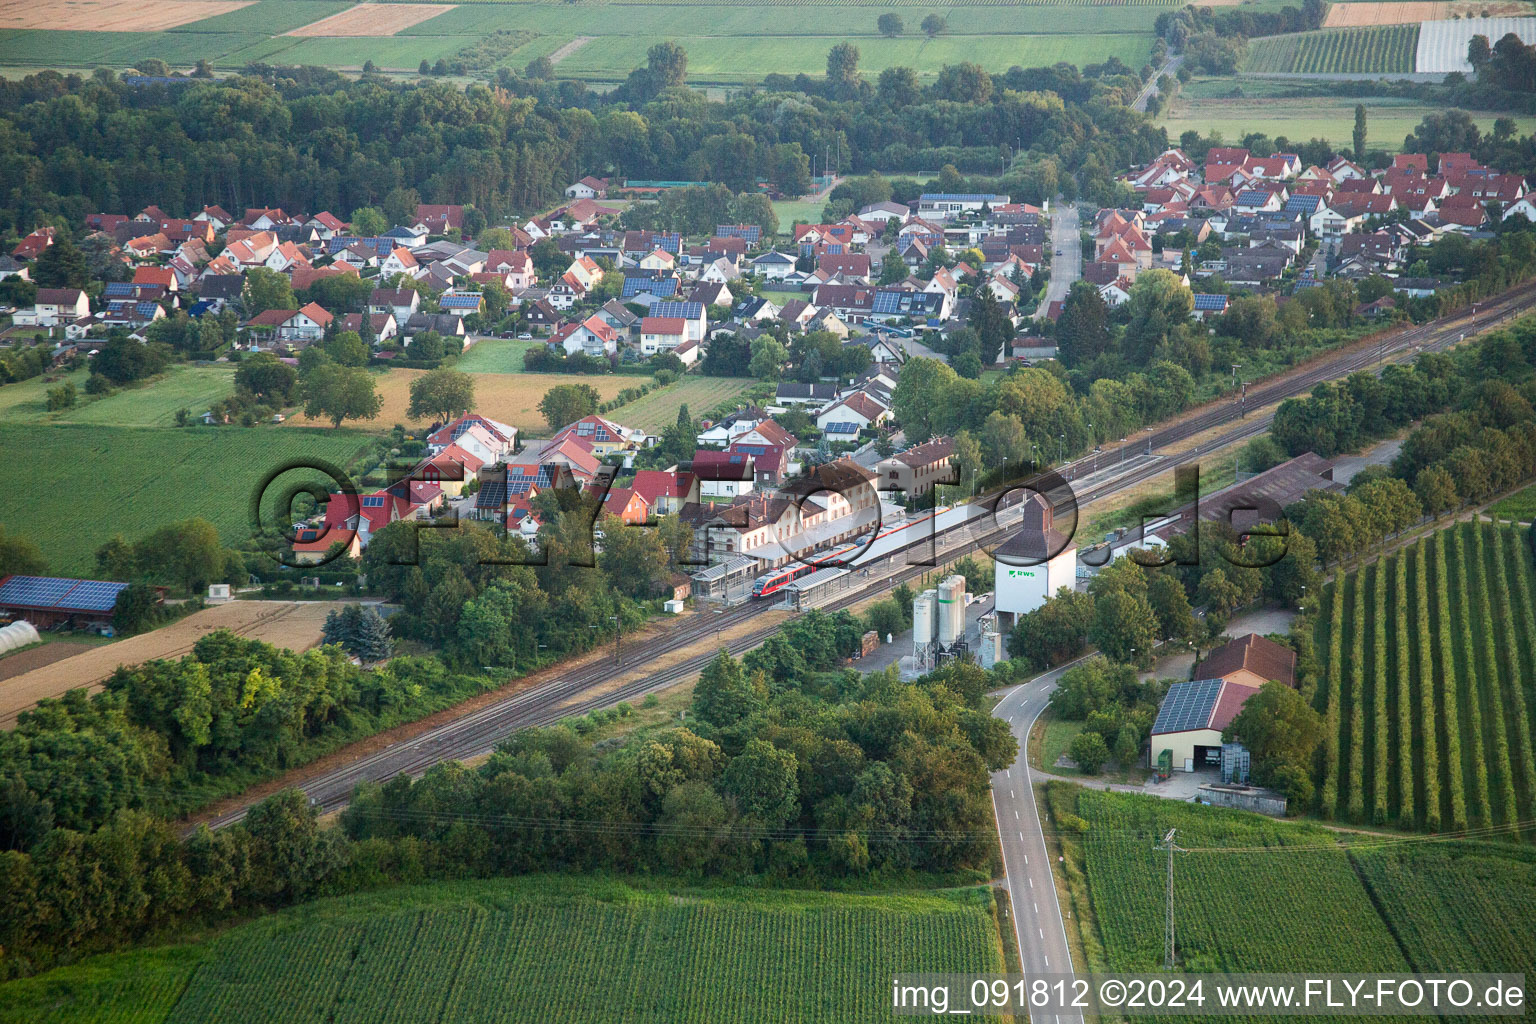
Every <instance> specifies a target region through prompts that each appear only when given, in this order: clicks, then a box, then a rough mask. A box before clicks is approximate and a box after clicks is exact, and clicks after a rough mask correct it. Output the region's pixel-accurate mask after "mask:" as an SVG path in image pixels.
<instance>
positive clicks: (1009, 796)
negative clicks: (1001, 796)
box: [1008, 789, 1013, 800]
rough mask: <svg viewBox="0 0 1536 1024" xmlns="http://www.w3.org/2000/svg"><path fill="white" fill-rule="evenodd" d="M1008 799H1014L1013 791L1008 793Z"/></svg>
mask: <svg viewBox="0 0 1536 1024" xmlns="http://www.w3.org/2000/svg"><path fill="white" fill-rule="evenodd" d="M1008 799H1009V800H1012V799H1013V790H1011V789H1010V790H1009V791H1008Z"/></svg>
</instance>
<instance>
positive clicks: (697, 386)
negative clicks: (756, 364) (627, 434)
mask: <svg viewBox="0 0 1536 1024" xmlns="http://www.w3.org/2000/svg"><path fill="white" fill-rule="evenodd" d="M756 383H757V381H755V380H753V379H752V378H750V377H698V376H693V375H689V376H687V377H684V378H683V379H682V380H680V381H678V382H677V383H676V384H670V385H668V386H667V387H664V388H660V389H659V390H656V391H652V392H651V393H650V394H648V395H646V396H645V397H644V398H640V399H637V400H635V401H633V402H630V403H629V404H628V405H621V406H619V407H618V408H617V409H615V410H613V412H611V413H609V414H608V415H609V416H610V417H612V418H613V419H614V420H615V421H617V422H619V423H622V424H624V425H625V426H626V427H638V428H640V429H641V430H649V431H654V432H656V433H660V432H661V430H662V428H664V427H669V426H671V425H672V424H673V423H675V422H677V410H678V408H679V407H681V406H684V405H686V406H687V407H688V414H689V415H690V416H692V417H693V418H694V419H698V418H700V417H702V416H703V415H704V414H705V413H706V412H708V411H709V410H711V409H713V408H714V407H715V406H717V405H719V404H720V403H721V402H728V401H731V400H732V399H735V398H736V397H738V396H739V395H742V394H744V393H745V392H746V391H747V389H748V388H750V387H751V386H752V385H753V384H756Z"/></svg>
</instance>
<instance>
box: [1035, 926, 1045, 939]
mask: <svg viewBox="0 0 1536 1024" xmlns="http://www.w3.org/2000/svg"><path fill="white" fill-rule="evenodd" d="M1035 931H1037V932H1039V933H1040V937H1041V938H1042V939H1043V938H1045V929H1044V928H1036V929H1035Z"/></svg>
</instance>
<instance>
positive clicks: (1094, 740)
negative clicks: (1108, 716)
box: [1067, 729, 1109, 775]
mask: <svg viewBox="0 0 1536 1024" xmlns="http://www.w3.org/2000/svg"><path fill="white" fill-rule="evenodd" d="M1067 756H1068V757H1070V758H1071V759H1072V760H1074V761H1076V762H1077V766H1078V768H1080V769H1082V770H1083V772H1085V773H1086V774H1088V775H1097V774H1099V771H1100V769H1102V768H1103V767H1104V762H1105V761H1108V760H1109V747H1108V746H1106V745H1105V743H1104V737H1103V736H1100V735H1099V734H1098V733H1096V732H1091V731H1089V730H1087V729H1084V730H1083V731H1082V732H1080V733H1078V734H1077V735H1076V736H1074V737H1073V738H1072V742H1071V744H1069V745H1068V747H1067Z"/></svg>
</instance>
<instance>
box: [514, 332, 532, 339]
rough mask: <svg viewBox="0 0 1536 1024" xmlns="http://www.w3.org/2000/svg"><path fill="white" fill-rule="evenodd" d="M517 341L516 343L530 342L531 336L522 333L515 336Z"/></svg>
mask: <svg viewBox="0 0 1536 1024" xmlns="http://www.w3.org/2000/svg"><path fill="white" fill-rule="evenodd" d="M517 340H518V341H532V340H533V335H531V334H529V333H528V332H527V331H524V332H523V333H522V334H519V335H518V336H517Z"/></svg>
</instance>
